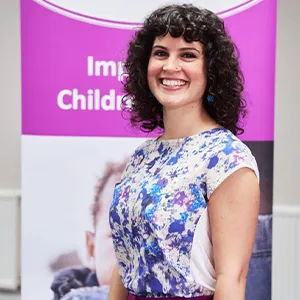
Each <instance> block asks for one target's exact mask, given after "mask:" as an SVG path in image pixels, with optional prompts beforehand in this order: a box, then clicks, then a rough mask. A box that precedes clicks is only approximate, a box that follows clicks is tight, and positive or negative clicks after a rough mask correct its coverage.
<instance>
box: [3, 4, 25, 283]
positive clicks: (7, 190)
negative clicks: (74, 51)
mask: <svg viewBox="0 0 300 300" xmlns="http://www.w3.org/2000/svg"><path fill="white" fill-rule="evenodd" d="M19 20H20V18H19V0H1V1H0V244H1V248H0V288H8V289H16V288H17V287H18V285H19V282H20V280H19V276H20V254H21V253H20V246H19V243H20V209H19V208H20V198H19V194H20V188H21V178H20V177H21V159H20V152H21V136H20V135H21V84H20V82H21V79H20V76H21V72H20V21H19Z"/></svg>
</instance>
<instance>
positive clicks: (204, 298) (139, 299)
mask: <svg viewBox="0 0 300 300" xmlns="http://www.w3.org/2000/svg"><path fill="white" fill-rule="evenodd" d="M155 299H158V300H187V299H189V300H213V299H214V296H213V295H211V296H198V297H192V298H183V297H169V298H168V297H167V298H153V297H150V298H148V297H139V296H135V295H133V294H131V293H129V294H128V297H127V300H155Z"/></svg>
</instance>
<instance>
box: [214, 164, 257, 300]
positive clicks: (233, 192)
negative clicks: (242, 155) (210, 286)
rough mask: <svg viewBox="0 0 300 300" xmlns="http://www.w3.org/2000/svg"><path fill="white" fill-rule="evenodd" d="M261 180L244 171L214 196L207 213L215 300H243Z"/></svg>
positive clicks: (230, 178)
mask: <svg viewBox="0 0 300 300" xmlns="http://www.w3.org/2000/svg"><path fill="white" fill-rule="evenodd" d="M259 201H260V191H259V183H258V179H257V177H256V175H255V173H254V172H253V170H251V169H249V168H241V169H239V170H237V171H235V172H234V173H233V174H232V175H230V176H229V177H228V178H227V179H225V180H224V181H223V182H222V183H221V184H220V185H219V186H218V187H217V188H216V190H215V191H214V192H213V193H212V195H211V197H210V199H209V204H208V213H209V220H210V226H211V234H212V244H213V252H214V262H215V270H216V290H215V296H214V300H244V299H245V289H246V277H247V273H248V266H249V261H250V258H251V254H252V251H253V246H254V242H255V235H256V227H257V221H258V212H259Z"/></svg>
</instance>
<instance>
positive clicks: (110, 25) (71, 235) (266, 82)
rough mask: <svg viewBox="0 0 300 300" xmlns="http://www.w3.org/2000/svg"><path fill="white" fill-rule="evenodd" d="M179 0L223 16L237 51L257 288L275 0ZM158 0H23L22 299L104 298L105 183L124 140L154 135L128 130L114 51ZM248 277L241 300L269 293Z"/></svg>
mask: <svg viewBox="0 0 300 300" xmlns="http://www.w3.org/2000/svg"><path fill="white" fill-rule="evenodd" d="M181 2H182V3H193V4H196V5H199V6H201V7H205V8H208V9H210V10H212V11H214V12H216V13H217V14H218V15H219V16H220V17H222V18H223V19H224V20H225V25H226V26H227V28H228V30H229V32H230V35H231V36H232V38H233V40H234V42H235V43H236V44H237V47H238V49H239V52H240V57H241V65H242V69H243V72H244V75H245V80H246V86H245V96H246V99H247V102H248V104H249V115H248V118H247V120H246V122H245V133H244V134H243V135H242V136H241V139H242V140H243V141H245V142H246V143H247V144H248V145H249V147H250V148H251V150H252V151H253V153H254V155H255V156H256V158H257V160H258V163H259V169H260V171H261V188H262V205H261V215H262V217H261V225H260V231H259V234H258V238H257V242H256V246H255V249H254V252H253V259H252V261H251V264H252V267H253V271H251V274H250V275H249V282H250V281H251V280H252V281H251V282H254V280H255V278H262V280H264V282H265V283H266V285H265V295H266V294H268V293H269V291H270V285H271V274H270V261H271V244H270V243H271V242H270V243H269V244H268V245H267V246H268V247H267V250H266V251H265V252H264V253H263V255H261V253H262V252H261V251H260V249H261V248H264V247H265V244H263V243H262V242H261V241H263V242H266V241H271V229H270V226H269V225H270V222H271V220H272V218H271V216H272V176H273V160H272V157H273V139H274V124H273V123H274V78H275V45H276V1H275V0H253V1H249V0H248V1H245V0H244V1H242V0H226V1H225V0H224V1H217V0H215V1H213V0H202V1H201V0H199V1H177V2H176V3H181ZM167 3H172V2H171V1H162V0H152V1H145V2H141V1H136V0H130V1H123V0H122V1H121V0H111V1H108V2H105V3H104V2H103V3H102V2H101V1H97V0H91V1H68V0H51V1H50V0H48V1H46V0H45V1H44V0H21V45H22V49H21V56H22V57H21V59H22V201H23V205H22V300H40V299H64V300H65V299H72V294H74V295H75V294H76V293H78V292H79V291H81V292H83V293H90V295H94V296H91V298H90V299H107V292H108V288H109V287H108V285H109V278H110V274H111V270H112V266H113V265H114V263H115V261H114V259H115V258H114V255H113V247H112V241H111V236H110V230H109V226H108V220H107V218H108V213H107V211H108V207H109V204H110V201H111V198H112V192H113V188H114V184H115V183H116V182H117V181H118V179H119V178H120V174H121V173H122V171H123V168H124V163H125V162H126V159H127V158H128V157H129V156H130V155H131V154H132V151H133V150H134V149H135V148H136V147H137V146H138V145H140V144H141V143H142V142H143V141H144V140H145V139H147V138H149V137H152V136H153V135H155V134H154V133H153V134H150V135H145V134H142V133H141V132H139V131H137V130H133V129H132V128H131V127H130V124H129V121H128V118H127V117H126V116H125V115H123V114H122V112H121V99H122V96H123V92H122V84H121V81H122V78H123V77H122V76H123V71H124V67H123V62H124V59H125V55H126V51H127V45H128V42H129V40H130V39H131V37H132V36H133V35H134V33H135V30H136V29H137V28H138V27H139V26H140V24H141V22H142V21H143V19H144V17H145V16H146V15H148V14H149V13H150V12H152V11H153V10H154V9H156V8H158V7H159V6H161V5H164V4H167ZM264 249H266V248H264ZM259 253H260V254H259ZM257 265H259V266H263V267H262V269H261V270H259V268H258V267H257ZM250 269H251V268H250ZM255 270H256V272H258V273H255ZM257 270H258V271H257ZM254 274H255V275H254ZM250 276H252V277H251V278H252V279H251V278H250ZM260 284H262V283H260ZM249 287H251V285H250V283H249ZM247 289H248V290H247V293H248V296H247V297H248V300H252V299H253V300H254V299H255V300H259V299H264V300H268V299H270V298H266V297H265V296H264V298H259V296H257V295H254V294H251V292H252V293H254V292H255V291H252V290H253V289H252V288H248V287H247ZM256 291H257V290H256ZM92 297H94V298H92ZM268 297H270V295H269V296H268ZM73 299H75V298H73ZM76 299H87V298H76Z"/></svg>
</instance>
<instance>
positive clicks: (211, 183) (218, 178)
mask: <svg viewBox="0 0 300 300" xmlns="http://www.w3.org/2000/svg"><path fill="white" fill-rule="evenodd" d="M215 150H216V151H213V152H212V154H211V156H210V158H209V160H208V165H207V172H206V188H207V197H208V199H209V198H210V196H211V195H212V193H213V192H214V190H215V189H216V188H217V187H218V186H219V185H220V184H221V183H222V182H223V181H224V180H225V179H226V178H227V177H229V176H230V175H231V174H233V173H234V172H235V171H237V170H239V169H241V168H245V167H246V168H249V169H252V170H253V171H254V173H255V174H256V176H257V180H258V182H259V171H258V167H257V162H256V159H255V157H254V156H253V154H252V153H251V151H250V149H249V148H248V147H247V146H246V145H245V144H244V143H243V142H241V141H240V140H231V141H230V142H227V143H224V144H220V145H218V146H217V147H216V149H215Z"/></svg>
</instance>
